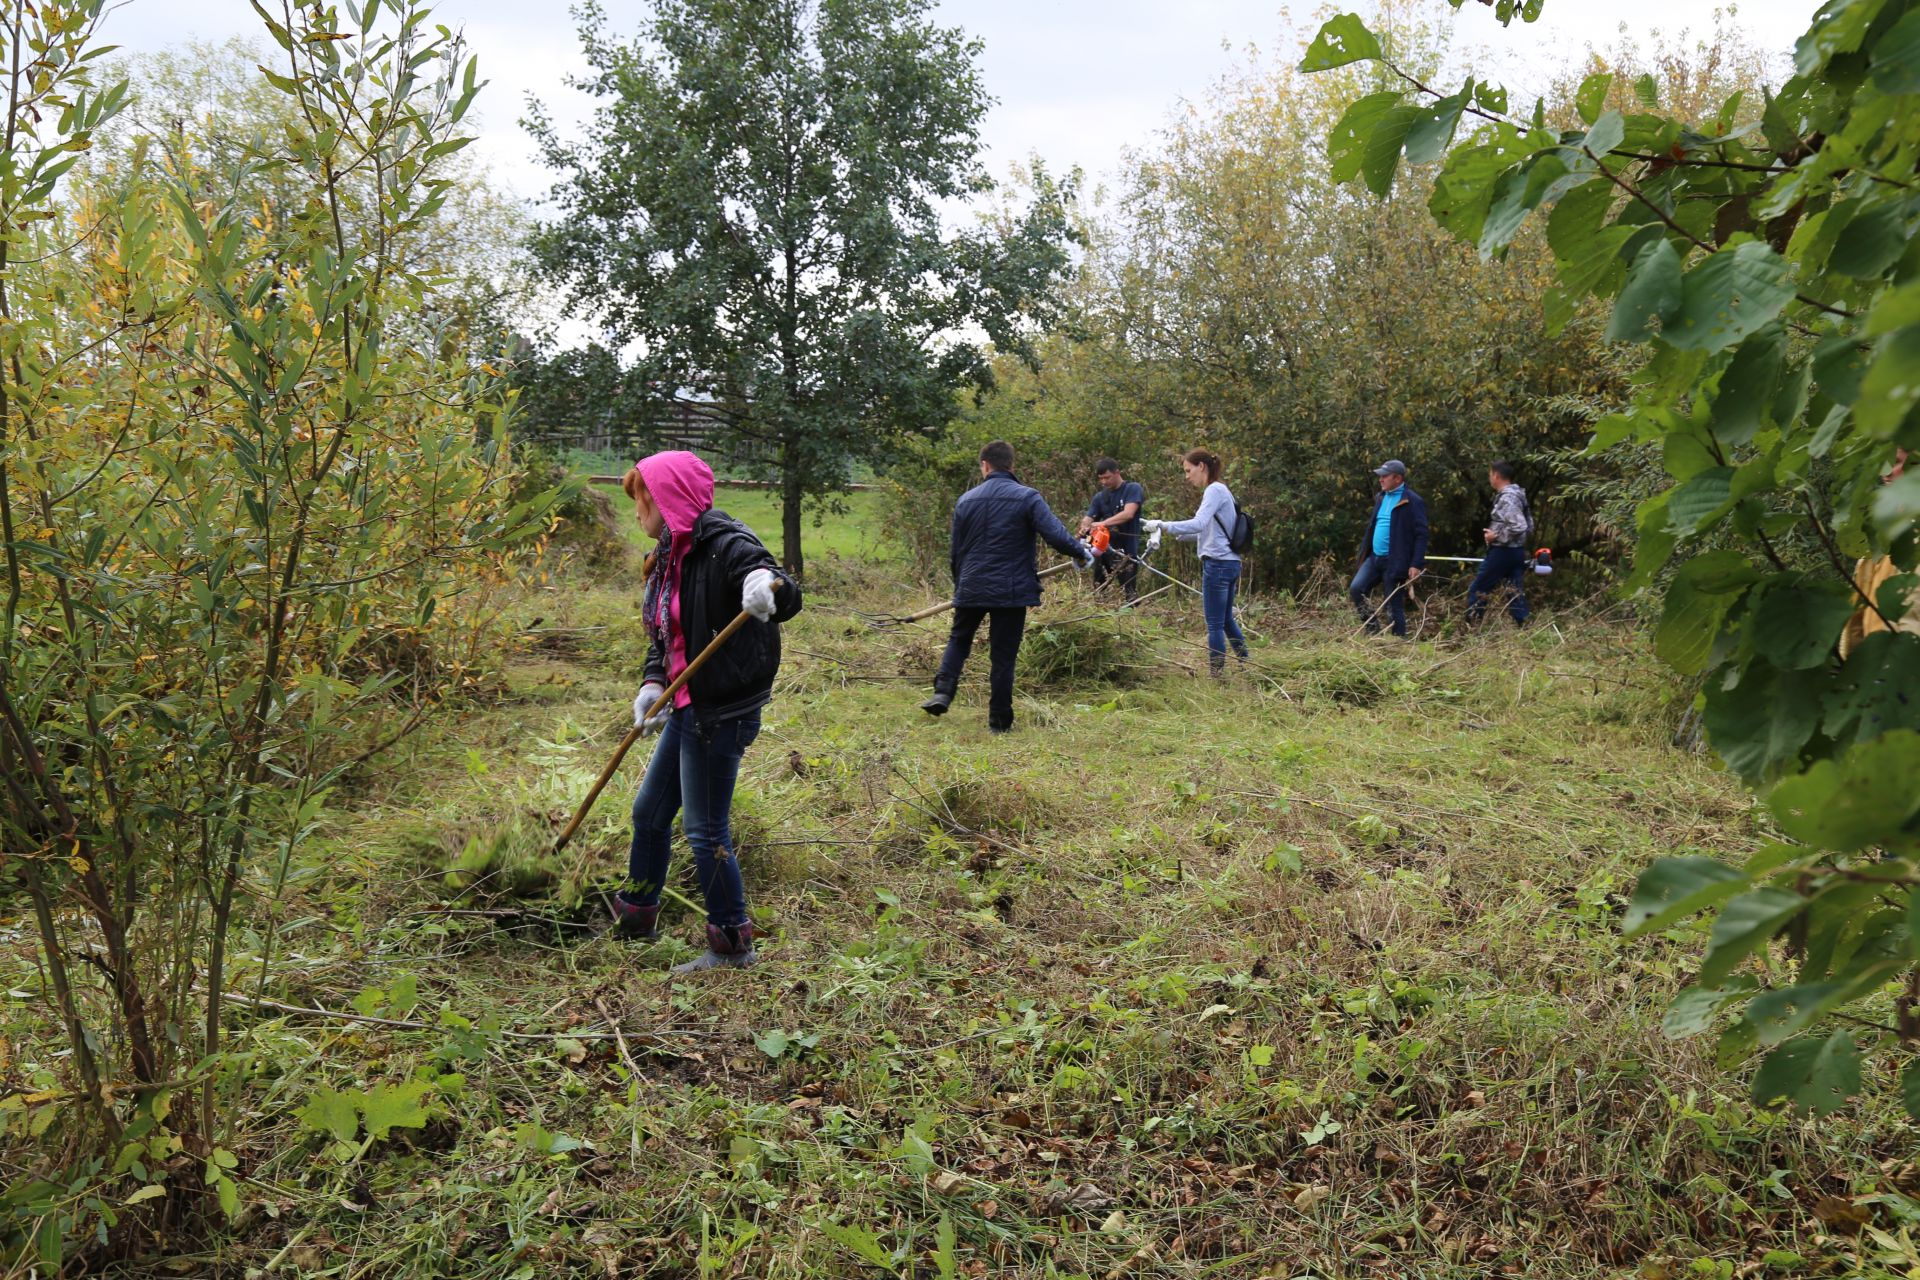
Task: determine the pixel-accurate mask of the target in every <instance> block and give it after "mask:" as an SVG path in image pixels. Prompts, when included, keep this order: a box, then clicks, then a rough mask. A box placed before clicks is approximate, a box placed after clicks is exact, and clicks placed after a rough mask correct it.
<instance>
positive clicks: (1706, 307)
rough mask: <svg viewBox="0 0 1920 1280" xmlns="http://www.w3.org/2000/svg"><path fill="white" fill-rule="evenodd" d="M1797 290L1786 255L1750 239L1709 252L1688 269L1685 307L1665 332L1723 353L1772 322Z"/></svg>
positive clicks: (1679, 343) (1682, 343)
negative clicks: (1723, 350) (1794, 286)
mask: <svg viewBox="0 0 1920 1280" xmlns="http://www.w3.org/2000/svg"><path fill="white" fill-rule="evenodd" d="M1793 292H1794V290H1793V269H1792V267H1790V266H1789V265H1788V264H1787V261H1786V259H1784V258H1782V257H1781V256H1780V255H1779V254H1777V253H1775V252H1774V251H1773V248H1772V246H1770V245H1767V244H1763V243H1761V242H1760V241H1757V240H1748V241H1745V242H1743V243H1741V244H1737V245H1735V246H1733V247H1732V248H1730V249H1722V250H1720V251H1719V252H1718V253H1712V254H1708V255H1707V257H1706V258H1704V259H1702V260H1701V261H1700V262H1699V263H1697V264H1695V265H1694V267H1693V269H1692V270H1690V271H1688V272H1687V273H1686V275H1685V277H1684V278H1683V279H1682V280H1681V286H1680V293H1681V299H1680V306H1679V309H1678V311H1677V312H1676V313H1675V314H1674V315H1673V317H1672V319H1671V320H1669V321H1668V323H1667V325H1666V327H1665V328H1663V329H1662V330H1661V331H1660V336H1661V337H1663V338H1665V339H1666V340H1667V341H1668V342H1670V343H1672V344H1673V345H1674V346H1676V347H1681V348H1683V349H1687V350H1693V351H1719V350H1721V349H1723V348H1726V347H1730V346H1732V345H1733V344H1734V343H1736V342H1739V341H1740V340H1741V339H1742V338H1745V337H1746V336H1747V335H1748V334H1751V333H1755V332H1757V331H1759V330H1760V329H1761V328H1763V327H1765V326H1766V325H1768V324H1770V323H1772V321H1773V319H1774V317H1776V316H1778V315H1779V314H1780V312H1781V311H1782V310H1783V309H1784V308H1785V307H1786V305H1787V303H1789V302H1791V301H1793Z"/></svg>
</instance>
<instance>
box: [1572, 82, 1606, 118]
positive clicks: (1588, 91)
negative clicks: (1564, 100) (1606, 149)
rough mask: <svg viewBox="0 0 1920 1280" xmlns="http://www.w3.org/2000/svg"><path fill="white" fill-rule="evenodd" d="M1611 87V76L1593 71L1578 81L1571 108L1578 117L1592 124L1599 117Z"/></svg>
mask: <svg viewBox="0 0 1920 1280" xmlns="http://www.w3.org/2000/svg"><path fill="white" fill-rule="evenodd" d="M1612 87H1613V77H1612V76H1611V75H1609V74H1608V73H1606V72H1604V71H1600V72H1595V73H1594V74H1593V75H1590V76H1588V77H1587V78H1586V79H1585V80H1582V81H1581V82H1580V87H1579V88H1578V89H1576V90H1575V91H1574V94H1573V109H1574V110H1575V111H1578V112H1579V113H1580V118H1581V119H1582V120H1584V121H1586V122H1587V123H1588V124H1592V123H1593V122H1594V121H1595V120H1598V119H1599V118H1600V112H1601V110H1602V109H1603V108H1605V106H1606V103H1607V90H1609V89H1611V88H1612Z"/></svg>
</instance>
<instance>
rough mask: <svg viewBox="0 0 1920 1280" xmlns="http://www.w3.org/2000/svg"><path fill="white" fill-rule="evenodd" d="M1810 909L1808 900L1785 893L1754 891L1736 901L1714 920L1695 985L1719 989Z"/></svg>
mask: <svg viewBox="0 0 1920 1280" xmlns="http://www.w3.org/2000/svg"><path fill="white" fill-rule="evenodd" d="M1806 907H1807V900H1806V899H1805V898H1803V897H1801V896H1800V895H1799V894H1797V893H1789V892H1788V891H1787V890H1785V889H1754V890H1751V891H1750V892H1747V893H1743V894H1741V895H1740V896H1739V897H1737V898H1734V899H1732V900H1731V901H1729V902H1728V903H1727V905H1726V906H1724V907H1721V908H1720V914H1719V916H1718V917H1716V918H1715V919H1714V922H1713V933H1712V935H1711V936H1710V937H1709V938H1708V940H1707V954H1706V957H1705V958H1704V959H1703V960H1701V962H1700V972H1699V973H1698V974H1697V975H1695V981H1696V982H1698V983H1699V985H1701V986H1703V987H1710V986H1717V985H1718V984H1719V983H1720V982H1721V980H1723V979H1724V978H1725V977H1726V976H1727V975H1728V974H1730V973H1732V972H1733V969H1734V966H1736V965H1738V964H1739V963H1740V962H1741V961H1742V960H1745V959H1746V958H1747V957H1748V956H1750V955H1752V954H1753V953H1754V952H1756V951H1758V950H1760V948H1762V947H1764V946H1766V945H1767V943H1768V941H1769V940H1770V939H1772V937H1773V936H1774V935H1775V934H1777V933H1779V932H1780V930H1782V929H1784V928H1786V927H1787V923H1788V922H1789V921H1791V920H1792V919H1793V918H1794V917H1795V916H1797V915H1799V914H1800V913H1801V912H1802V911H1804V910H1806Z"/></svg>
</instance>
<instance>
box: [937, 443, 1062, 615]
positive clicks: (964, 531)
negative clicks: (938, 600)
mask: <svg viewBox="0 0 1920 1280" xmlns="http://www.w3.org/2000/svg"><path fill="white" fill-rule="evenodd" d="M1035 534H1039V535H1040V537H1041V538H1042V539H1044V540H1045V541H1046V544H1047V545H1048V546H1050V547H1052V548H1053V549H1054V550H1055V551H1058V552H1059V553H1060V554H1061V555H1063V556H1072V557H1073V558H1074V559H1076V560H1078V559H1079V558H1080V557H1081V556H1082V555H1083V554H1084V552H1082V551H1081V549H1080V544H1079V543H1078V542H1077V541H1075V540H1074V537H1073V535H1072V534H1071V533H1068V532H1067V526H1065V525H1063V524H1061V523H1060V519H1059V517H1058V516H1056V515H1054V514H1053V510H1052V509H1051V508H1050V507H1048V506H1047V503H1046V500H1045V499H1044V498H1042V497H1041V496H1040V495H1039V494H1038V493H1036V492H1035V491H1034V490H1032V489H1029V488H1027V486H1026V485H1023V484H1021V483H1020V482H1019V481H1018V480H1016V479H1014V477H1013V475H1012V473H1011V472H1006V471H994V472H991V473H989V474H988V476H987V478H986V479H984V480H982V481H981V482H980V483H979V484H977V485H975V486H974V487H973V488H971V489H969V490H967V491H966V492H965V493H963V494H961V495H960V500H959V501H958V502H956V503H954V504H953V535H952V542H951V544H950V550H949V556H950V558H951V563H952V567H953V602H954V604H956V605H958V606H959V607H961V608H972V609H1004V608H1013V607H1026V608H1029V609H1030V608H1032V607H1033V606H1035V605H1037V604H1039V603H1040V575H1039V574H1038V573H1037V572H1035V570H1034V567H1033V537H1034V535H1035Z"/></svg>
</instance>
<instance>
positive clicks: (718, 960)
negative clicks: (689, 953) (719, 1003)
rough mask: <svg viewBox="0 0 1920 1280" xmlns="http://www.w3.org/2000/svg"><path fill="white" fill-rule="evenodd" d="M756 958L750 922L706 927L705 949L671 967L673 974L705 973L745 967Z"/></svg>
mask: <svg viewBox="0 0 1920 1280" xmlns="http://www.w3.org/2000/svg"><path fill="white" fill-rule="evenodd" d="M759 958H760V957H759V955H758V954H757V953H756V952H755V951H754V949H753V922H752V921H748V922H747V923H746V924H743V925H736V926H734V927H732V928H727V929H723V928H721V927H720V926H719V925H714V924H710V925H708V926H707V949H706V951H705V952H704V953H703V954H701V955H697V956H695V957H694V958H693V959H691V960H689V961H687V962H686V963H685V964H677V965H675V966H673V972H674V973H675V974H676V975H685V974H689V973H705V972H706V971H707V970H709V969H747V968H751V967H752V966H753V963H754V961H756V960H758V959H759Z"/></svg>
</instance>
